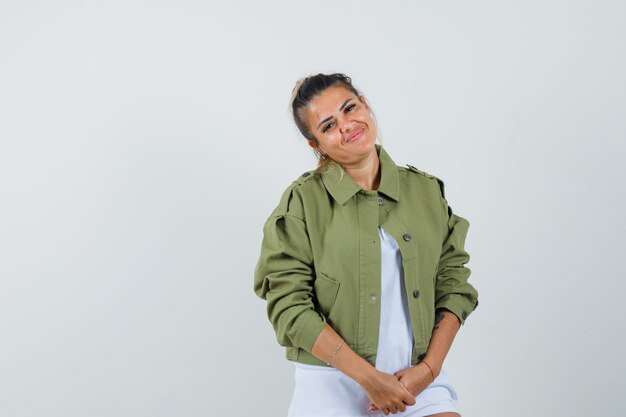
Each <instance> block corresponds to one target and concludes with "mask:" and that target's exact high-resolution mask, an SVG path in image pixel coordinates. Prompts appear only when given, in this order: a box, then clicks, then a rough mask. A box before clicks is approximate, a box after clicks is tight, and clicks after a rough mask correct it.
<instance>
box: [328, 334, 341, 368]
mask: <svg viewBox="0 0 626 417" xmlns="http://www.w3.org/2000/svg"><path fill="white" fill-rule="evenodd" d="M343 342H344V340H343V339H341V343H339V346H337V349H335V351H334V352H333V354H332V355H331V357H330V361H328V362H326V365H328V366H332V365H331V363H332V362H333V358H334V357H335V354H336V353H337V352H339V349H341V346H343Z"/></svg>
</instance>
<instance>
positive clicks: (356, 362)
mask: <svg viewBox="0 0 626 417" xmlns="http://www.w3.org/2000/svg"><path fill="white" fill-rule="evenodd" d="M341 341H342V338H341V336H339V334H337V332H335V330H334V329H333V328H332V327H331V326H330V325H329V324H328V323H326V325H325V326H324V328H323V329H322V332H321V333H320V335H319V336H318V337H317V339H316V340H315V343H314V344H313V349H312V350H311V353H312V354H313V355H314V356H315V357H317V358H318V359H321V360H323V361H324V362H327V363H328V362H330V361H331V358H332V362H331V365H332V366H333V367H334V368H336V369H338V370H339V371H341V372H343V373H344V374H346V375H348V376H349V377H350V378H352V379H353V380H355V381H356V382H357V383H359V384H360V385H363V384H364V383H366V382H367V380H368V379H369V378H370V377H371V376H372V375H373V374H374V373H375V371H376V369H375V368H374V367H373V366H372V365H370V363H369V362H367V361H366V360H365V359H363V358H362V357H360V356H359V355H358V354H357V353H356V352H354V351H353V350H352V349H350V347H349V346H348V345H347V343H345V342H343V345H342V346H341V349H339V351H337V353H335V354H334V355H333V353H334V352H335V351H336V350H337V347H338V346H339V345H340V344H341Z"/></svg>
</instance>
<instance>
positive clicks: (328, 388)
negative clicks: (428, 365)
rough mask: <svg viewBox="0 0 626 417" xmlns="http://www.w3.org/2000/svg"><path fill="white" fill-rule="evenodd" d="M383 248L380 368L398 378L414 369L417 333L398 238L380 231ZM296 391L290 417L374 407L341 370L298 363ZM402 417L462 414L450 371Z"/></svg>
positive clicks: (340, 416)
mask: <svg viewBox="0 0 626 417" xmlns="http://www.w3.org/2000/svg"><path fill="white" fill-rule="evenodd" d="M378 232H379V236H380V246H381V296H380V297H381V300H380V302H381V315H380V330H379V331H380V334H379V339H378V350H377V353H376V368H377V369H379V370H381V371H383V372H387V373H390V374H394V373H395V372H397V371H399V370H401V369H404V368H408V367H410V366H411V353H412V348H413V331H412V329H411V322H410V316H409V307H408V304H407V303H408V301H407V295H406V289H405V286H404V270H403V268H402V255H401V253H400V249H399V247H398V243H397V242H396V241H395V239H394V238H393V236H391V235H390V234H389V233H387V232H386V231H385V230H383V229H382V227H379V228H378ZM294 366H295V389H294V393H293V398H292V400H291V404H290V406H289V411H288V416H287V417H331V416H334V417H367V416H379V415H380V416H382V415H384V414H383V413H382V412H381V411H377V412H374V413H370V412H368V406H369V403H370V400H369V398H368V397H367V394H366V393H365V391H364V390H363V388H362V387H361V386H360V385H359V384H358V383H357V382H356V381H354V380H353V379H351V378H350V377H348V376H347V375H346V374H344V373H343V372H341V371H339V370H338V369H335V368H332V367H326V366H317V365H309V364H303V363H299V362H294ZM415 400H416V403H415V404H414V405H412V406H407V407H406V411H404V412H398V413H396V414H393V415H394V416H398V417H408V416H411V417H420V416H427V415H430V414H436V413H443V412H458V410H457V408H456V406H455V405H456V402H457V394H456V391H455V390H454V388H453V387H452V385H451V384H450V381H449V378H448V376H447V374H446V372H445V370H443V369H442V370H441V372H440V374H439V376H438V377H437V378H436V379H435V381H433V383H432V384H430V385H429V386H428V387H427V388H426V389H425V390H424V391H422V392H421V393H420V394H419V395H418V396H417V397H416V399H415Z"/></svg>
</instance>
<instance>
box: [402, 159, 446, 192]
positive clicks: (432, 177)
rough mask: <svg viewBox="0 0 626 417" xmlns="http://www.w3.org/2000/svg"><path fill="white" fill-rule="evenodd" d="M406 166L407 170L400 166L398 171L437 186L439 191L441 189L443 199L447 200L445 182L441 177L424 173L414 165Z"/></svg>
mask: <svg viewBox="0 0 626 417" xmlns="http://www.w3.org/2000/svg"><path fill="white" fill-rule="evenodd" d="M406 166H407V167H406V168H404V167H401V166H398V169H399V170H401V171H405V172H409V173H411V174H412V175H416V176H418V178H421V179H424V180H427V181H430V182H431V183H433V184H437V185H438V187H439V189H440V191H441V196H442V197H443V198H445V194H444V183H443V180H442V179H441V178H439V177H437V176H435V175H433V174H429V173H428V172H426V171H422V170H421V169H417V168H415V167H414V166H413V165H410V164H406Z"/></svg>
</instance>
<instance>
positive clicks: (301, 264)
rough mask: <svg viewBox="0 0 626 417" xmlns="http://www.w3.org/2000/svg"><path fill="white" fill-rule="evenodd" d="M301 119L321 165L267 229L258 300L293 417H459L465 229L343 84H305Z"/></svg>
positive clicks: (299, 182)
mask: <svg viewBox="0 0 626 417" xmlns="http://www.w3.org/2000/svg"><path fill="white" fill-rule="evenodd" d="M291 109H292V112H293V117H294V121H295V123H296V125H297V127H298V129H299V130H300V132H301V133H302V134H303V136H304V137H305V139H306V140H307V141H308V144H309V145H310V146H311V147H312V148H313V150H314V152H315V154H316V155H317V157H318V167H317V168H316V169H315V170H311V171H307V172H305V173H304V174H302V176H300V177H299V178H298V179H296V180H295V181H293V182H292V183H291V184H290V185H289V186H288V187H287V189H286V190H285V191H284V193H283V195H282V197H281V199H280V201H279V203H278V205H277V206H276V208H275V209H274V210H273V212H272V213H271V215H270V216H269V218H268V219H267V221H266V222H265V225H264V227H263V233H264V237H263V243H262V247H261V255H260V258H259V261H258V263H257V265H256V269H255V276H254V291H255V293H256V294H257V295H258V296H259V297H261V298H262V299H264V300H267V313H268V318H269V320H270V322H271V324H272V326H273V328H274V330H275V332H276V337H277V341H278V343H279V344H280V345H282V346H284V347H285V348H286V352H285V353H286V357H287V359H289V360H291V361H293V362H294V365H295V382H296V386H295V390H294V395H293V398H292V401H291V405H290V407H289V413H288V417H305V416H306V417H312V416H320V417H322V416H323V417H328V416H342V417H348V416H354V417H356V416H368V415H371V414H372V413H376V412H377V413H382V414H384V415H388V414H396V415H401V416H412V417H418V416H441V417H444V416H447V417H459V411H458V409H457V407H456V401H457V394H456V391H455V390H454V388H453V386H452V385H451V382H450V380H449V379H448V377H447V375H446V373H445V370H444V368H443V363H444V359H445V357H446V355H447V353H448V351H449V349H450V346H451V345H452V342H453V340H454V337H455V335H456V333H457V331H458V329H459V327H460V326H461V325H462V324H463V323H464V322H465V320H466V319H467V317H468V316H469V314H470V313H471V312H472V311H473V310H474V309H475V308H476V306H477V305H478V293H477V291H476V289H475V288H474V287H473V286H472V285H471V284H470V283H469V282H468V278H469V276H470V269H469V268H467V267H466V266H465V264H466V263H467V262H468V261H469V254H468V253H467V252H466V251H465V249H464V243H465V237H466V235H467V231H468V227H469V222H468V221H467V220H466V219H464V218H462V217H460V216H458V215H457V214H456V213H453V211H452V209H451V207H450V206H449V205H448V202H447V200H446V198H445V195H444V185H443V182H442V181H441V180H440V179H439V178H437V177H435V176H432V175H429V174H427V173H425V172H423V171H420V170H419V169H417V168H415V167H413V166H411V165H407V167H406V168H405V167H400V166H397V165H396V164H395V163H394V161H393V160H392V159H391V157H390V156H389V154H388V153H387V152H386V151H385V149H384V148H383V147H382V145H381V144H376V143H375V142H376V139H377V136H378V135H377V131H378V130H377V127H376V122H375V119H374V117H373V113H372V111H371V107H370V105H369V103H368V102H367V101H366V99H365V96H363V95H362V94H360V93H359V91H358V90H357V89H356V88H355V87H354V86H353V85H352V82H351V79H350V78H349V77H347V76H346V75H344V74H329V75H326V74H318V75H315V76H310V77H306V78H304V79H301V80H300V81H299V82H298V83H297V84H296V87H295V88H294V91H293V94H292V101H291Z"/></svg>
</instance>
